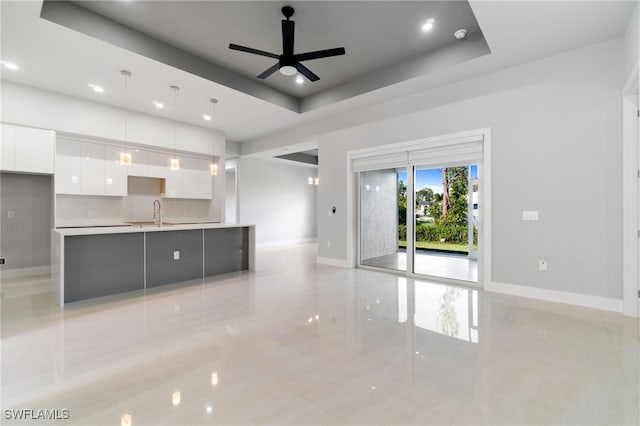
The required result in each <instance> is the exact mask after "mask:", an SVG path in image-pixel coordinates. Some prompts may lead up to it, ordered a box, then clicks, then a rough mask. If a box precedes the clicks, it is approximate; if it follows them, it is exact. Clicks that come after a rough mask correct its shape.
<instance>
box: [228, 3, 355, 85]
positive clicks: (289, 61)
mask: <svg viewBox="0 0 640 426" xmlns="http://www.w3.org/2000/svg"><path fill="white" fill-rule="evenodd" d="M293 12H294V10H293V8H292V7H291V6H285V7H283V8H282V14H283V15H284V17H285V18H287V19H286V20H285V19H283V20H282V55H276V54H275V53H271V52H265V51H264V50H258V49H253V48H251V47H245V46H239V45H237V44H233V43H231V44H229V49H233V50H239V51H241V52H247V53H253V54H254V55H260V56H266V57H268V58H273V59H277V60H278V62H277V63H276V64H275V65H274V66H272V67H271V68H269V69H267V70H266V71H264V72H263V73H262V74H260V75H259V76H258V78H261V79H265V78H267V77H269V76H270V75H271V74H273V73H274V72H276V71H278V70H279V71H280V73H281V74H284V75H287V76H290V75H294V74H296V73H298V72H299V73H300V74H302V75H304V76H305V77H306V78H308V79H309V80H310V81H317V80H320V77H318V76H317V75H315V74H314V73H313V72H312V71H311V70H310V69H309V68H307V67H305V66H304V65H302V64H301V63H300V62H302V61H310V60H312V59H320V58H328V57H330V56H338V55H344V54H345V50H344V47H338V48H335V49H326V50H316V51H315V52H307V53H297V54H294V53H293V40H294V32H295V25H296V24H295V22H293V21H290V20H289V18H291V17H292V16H293Z"/></svg>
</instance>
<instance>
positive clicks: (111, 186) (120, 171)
mask: <svg viewBox="0 0 640 426" xmlns="http://www.w3.org/2000/svg"><path fill="white" fill-rule="evenodd" d="M121 152H122V150H121V149H119V148H116V147H113V146H107V147H105V153H104V154H105V162H104V195H117V196H125V195H127V168H129V167H131V166H122V165H121V164H120V153H121Z"/></svg>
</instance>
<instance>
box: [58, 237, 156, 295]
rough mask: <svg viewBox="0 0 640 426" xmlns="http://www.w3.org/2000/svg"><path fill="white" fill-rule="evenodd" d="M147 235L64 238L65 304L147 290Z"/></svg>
mask: <svg viewBox="0 0 640 426" xmlns="http://www.w3.org/2000/svg"><path fill="white" fill-rule="evenodd" d="M143 255H144V235H143V234H142V233H134V234H129V233H127V234H107V235H77V236H67V237H65V244H64V259H65V260H64V301H65V303H66V302H73V301H76V300H83V299H89V298H92V297H98V296H106V295H109V294H116V293H122V292H126V291H132V290H142V289H143V288H144V268H143V265H144V257H143Z"/></svg>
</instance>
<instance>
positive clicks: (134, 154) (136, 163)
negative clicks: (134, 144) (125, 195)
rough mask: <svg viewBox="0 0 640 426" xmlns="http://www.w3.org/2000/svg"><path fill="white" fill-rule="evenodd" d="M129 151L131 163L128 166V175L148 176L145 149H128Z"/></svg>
mask: <svg viewBox="0 0 640 426" xmlns="http://www.w3.org/2000/svg"><path fill="white" fill-rule="evenodd" d="M129 152H130V153H131V165H130V166H129V170H128V174H129V176H142V177H146V176H148V166H147V151H141V150H139V149H138V150H129Z"/></svg>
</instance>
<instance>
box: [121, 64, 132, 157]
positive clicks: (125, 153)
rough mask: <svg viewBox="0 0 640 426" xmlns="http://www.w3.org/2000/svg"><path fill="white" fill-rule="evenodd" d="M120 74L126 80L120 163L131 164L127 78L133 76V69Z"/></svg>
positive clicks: (122, 71)
mask: <svg viewBox="0 0 640 426" xmlns="http://www.w3.org/2000/svg"><path fill="white" fill-rule="evenodd" d="M120 74H122V78H123V80H124V148H123V150H122V152H121V153H120V165H121V166H130V165H131V153H130V152H129V151H128V150H127V115H128V111H129V105H128V92H127V89H128V87H127V80H128V79H129V77H131V71H127V70H120Z"/></svg>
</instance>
